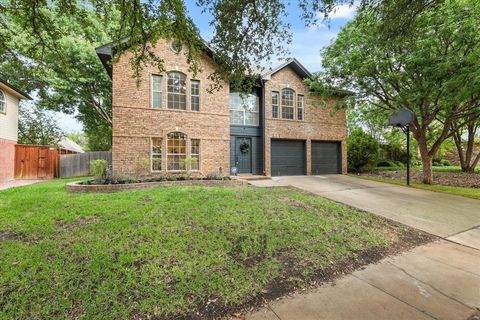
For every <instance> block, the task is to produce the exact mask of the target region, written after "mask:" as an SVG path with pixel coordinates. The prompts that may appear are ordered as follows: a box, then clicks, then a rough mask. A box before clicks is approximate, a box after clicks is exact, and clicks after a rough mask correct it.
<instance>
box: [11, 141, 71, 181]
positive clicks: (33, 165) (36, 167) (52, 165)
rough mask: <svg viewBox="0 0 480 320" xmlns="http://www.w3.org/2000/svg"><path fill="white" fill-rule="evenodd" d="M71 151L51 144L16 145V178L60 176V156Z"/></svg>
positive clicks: (50, 177) (51, 177)
mask: <svg viewBox="0 0 480 320" xmlns="http://www.w3.org/2000/svg"><path fill="white" fill-rule="evenodd" d="M65 153H72V152H71V151H68V150H65V149H61V148H55V147H50V146H38V145H30V144H17V145H15V179H53V178H57V177H58V176H59V166H58V156H59V155H60V154H65Z"/></svg>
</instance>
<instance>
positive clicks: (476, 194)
mask: <svg viewBox="0 0 480 320" xmlns="http://www.w3.org/2000/svg"><path fill="white" fill-rule="evenodd" d="M355 177H357V178H363V179H368V180H373V181H378V182H384V183H390V184H396V185H399V186H405V184H406V182H405V181H406V180H405V179H403V180H400V179H392V178H382V177H376V176H369V175H360V176H355ZM410 186H411V187H413V188H417V189H423V190H430V191H435V192H443V193H449V194H453V195H456V196H462V197H467V198H472V199H479V200H480V188H463V187H452V186H444V185H438V184H424V183H415V182H414V183H410Z"/></svg>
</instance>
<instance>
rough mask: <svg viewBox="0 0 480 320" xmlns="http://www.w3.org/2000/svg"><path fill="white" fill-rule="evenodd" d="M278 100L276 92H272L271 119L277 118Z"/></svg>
mask: <svg viewBox="0 0 480 320" xmlns="http://www.w3.org/2000/svg"><path fill="white" fill-rule="evenodd" d="M278 100H280V99H279V94H278V92H275V91H272V118H278V103H279V101H278Z"/></svg>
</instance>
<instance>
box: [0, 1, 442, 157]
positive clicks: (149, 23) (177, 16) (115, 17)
mask: <svg viewBox="0 0 480 320" xmlns="http://www.w3.org/2000/svg"><path fill="white" fill-rule="evenodd" d="M384 2H385V3H386V4H385V5H383V6H378V2H377V1H376V0H362V1H361V2H360V6H361V7H369V8H372V9H373V10H375V12H376V15H377V16H378V17H379V19H380V20H382V21H385V22H387V23H384V24H383V29H382V30H383V36H384V38H385V39H389V38H395V37H397V36H398V35H399V34H403V33H408V32H410V31H409V29H410V27H409V26H410V22H411V21H413V20H415V19H416V16H417V15H418V14H419V13H421V12H422V11H424V10H425V9H426V8H429V7H431V6H435V5H436V3H437V2H440V1H439V0H388V1H384ZM354 3H355V4H356V3H357V2H356V1H355V0H299V1H298V2H296V3H295V2H294V3H291V4H287V3H285V2H284V1H283V0H260V1H258V0H197V2H196V4H197V6H198V8H199V10H202V11H204V12H207V13H208V14H209V16H210V17H211V21H210V24H211V26H212V27H213V29H214V33H213V36H212V38H211V39H210V41H209V43H208V46H209V47H210V48H212V49H214V52H215V53H214V59H215V60H216V62H217V63H218V65H219V68H218V71H217V72H215V73H214V74H211V75H210V78H211V79H212V80H214V82H213V83H214V84H219V83H221V82H220V81H219V80H220V79H225V78H228V80H230V81H231V82H232V83H233V85H234V86H236V87H237V88H238V89H241V90H246V91H248V90H249V87H250V86H251V85H252V84H253V78H251V77H249V75H250V74H251V73H252V72H253V70H254V69H256V67H257V66H259V65H263V64H265V63H268V62H269V61H270V60H271V59H272V58H273V57H280V58H282V57H283V58H286V57H287V56H288V54H289V53H288V50H287V45H288V43H289V42H290V41H291V38H292V32H291V29H290V25H289V23H288V22H287V18H286V17H287V16H288V14H289V11H290V10H291V9H292V6H295V5H296V6H298V7H299V8H300V9H301V11H300V12H301V13H300V14H299V17H298V18H300V19H302V20H303V21H304V22H305V25H306V26H311V25H313V24H316V23H318V22H319V19H322V17H326V19H328V15H329V14H330V13H331V12H332V11H335V7H336V6H338V5H341V4H349V5H353V4H354ZM405 7H406V8H405ZM400 15H401V16H402V17H403V19H402V22H401V23H399V25H398V26H397V27H396V28H395V29H393V28H391V27H390V24H389V20H390V17H391V16H397V17H398V16H400ZM159 38H167V39H171V38H176V39H178V40H180V41H182V42H183V43H184V44H185V46H186V47H187V48H188V49H189V50H187V52H188V61H189V63H190V68H191V70H192V71H193V72H198V71H199V70H200V64H199V56H200V52H201V51H202V50H203V49H204V48H205V46H206V45H207V44H206V43H205V42H204V41H203V40H202V39H201V38H200V35H199V32H198V29H197V27H196V25H195V22H194V21H193V20H192V19H191V18H190V17H189V15H188V11H187V7H186V5H185V1H184V0H164V1H163V0H162V1H153V0H152V1H142V0H132V1H123V0H80V1H63V0H51V1H38V0H4V1H1V2H0V58H1V59H0V61H1V62H0V77H3V78H8V80H9V81H11V82H12V83H14V84H16V85H17V86H18V87H20V88H22V89H24V90H25V91H27V92H30V93H31V92H32V91H38V92H39V97H40V105H42V106H44V107H47V108H49V109H53V110H59V111H63V112H67V113H74V112H78V117H79V119H80V120H81V121H82V122H83V124H84V127H85V132H86V133H87V135H89V136H90V139H89V141H97V142H98V143H97V144H96V146H95V147H96V148H100V149H105V148H109V144H110V143H111V142H110V141H111V137H110V136H109V134H110V132H111V119H110V117H111V105H110V104H111V101H110V87H111V83H110V79H109V78H108V77H107V75H106V73H105V72H104V70H103V68H102V66H101V64H100V62H99V61H98V59H97V57H96V56H95V52H94V48H95V47H96V46H98V45H100V44H104V43H106V42H109V41H113V42H115V43H117V47H116V54H117V56H118V55H119V54H121V53H122V52H123V51H124V50H127V49H128V50H130V51H132V52H133V58H132V60H131V63H132V68H133V69H134V71H135V73H136V74H138V73H139V72H140V71H141V70H142V68H143V67H144V66H145V64H154V65H156V66H157V67H158V69H159V71H163V70H164V69H163V68H164V64H163V63H164V61H163V60H162V57H159V56H157V55H156V54H155V52H154V51H153V50H151V49H152V46H151V44H152V43H155V42H156V40H157V39H159ZM114 60H115V59H114ZM247 80H250V81H247ZM215 88H216V86H215V85H214V86H213V87H212V88H210V89H212V90H214V89H215Z"/></svg>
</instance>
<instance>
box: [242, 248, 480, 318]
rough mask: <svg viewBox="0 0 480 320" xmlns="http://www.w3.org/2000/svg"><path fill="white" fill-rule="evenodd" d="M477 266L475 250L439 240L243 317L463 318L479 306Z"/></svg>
mask: <svg viewBox="0 0 480 320" xmlns="http://www.w3.org/2000/svg"><path fill="white" fill-rule="evenodd" d="M479 263H480V251H479V250H476V249H472V248H468V247H464V246H462V245H458V244H455V243H451V242H448V241H445V240H441V241H438V242H434V243H431V244H428V245H425V246H420V247H417V248H415V249H413V250H412V251H409V252H407V253H404V254H401V255H399V256H395V257H393V258H387V259H384V260H382V261H381V262H380V263H378V264H373V265H369V266H368V267H366V268H365V269H363V270H359V271H356V272H354V273H352V274H350V275H347V276H345V277H343V278H341V279H339V280H337V281H336V282H335V284H334V285H332V284H325V285H323V286H321V287H319V288H317V289H314V290H311V291H309V292H306V293H302V294H294V295H293V296H290V297H286V298H284V299H282V300H280V301H276V302H274V303H271V304H269V305H268V306H267V307H265V308H263V309H262V310H260V311H257V312H255V313H252V314H249V315H247V317H246V319H249V320H258V319H270V320H278V319H282V320H317V319H328V320H334V319H367V320H377V319H378V320H383V319H408V320H410V319H445V320H454V319H464V320H465V319H468V318H469V317H471V316H472V315H474V314H475V313H476V311H477V308H479V307H480V267H479V265H480V264H479Z"/></svg>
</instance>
